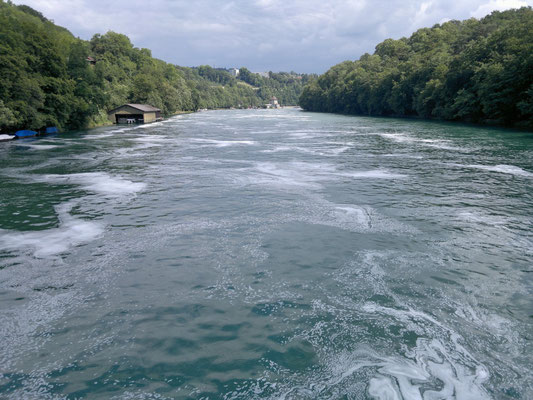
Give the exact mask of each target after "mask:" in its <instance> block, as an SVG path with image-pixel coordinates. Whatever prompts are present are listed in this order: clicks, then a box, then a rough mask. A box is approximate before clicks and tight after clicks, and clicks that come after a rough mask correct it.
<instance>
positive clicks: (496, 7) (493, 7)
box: [470, 0, 528, 18]
mask: <svg viewBox="0 0 533 400" xmlns="http://www.w3.org/2000/svg"><path fill="white" fill-rule="evenodd" d="M527 6H528V3H527V2H526V1H523V0H491V1H489V2H488V3H485V4H482V5H480V6H479V7H478V8H477V9H476V10H475V11H473V12H472V13H471V14H470V15H472V17H476V18H481V17H484V16H485V15H487V14H490V13H491V12H492V11H503V10H508V9H510V8H520V7H527Z"/></svg>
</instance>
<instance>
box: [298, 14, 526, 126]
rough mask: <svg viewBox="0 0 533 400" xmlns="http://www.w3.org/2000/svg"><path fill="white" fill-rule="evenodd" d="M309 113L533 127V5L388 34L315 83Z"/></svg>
mask: <svg viewBox="0 0 533 400" xmlns="http://www.w3.org/2000/svg"><path fill="white" fill-rule="evenodd" d="M300 106H301V107H302V108H304V109H305V110H308V111H321V112H334V113H345V114H355V115H369V116H405V117H416V118H429V119H439V120H451V121H464V122H472V123H483V124H495V125H505V126H516V127H526V128H533V10H532V9H531V7H523V8H521V9H515V10H509V11H504V12H498V11H495V12H493V13H492V14H490V15H488V16H487V17H485V18H483V19H481V20H477V19H474V18H471V19H468V20H465V21H455V20H454V21H449V22H446V23H443V24H437V25H435V26H433V27H432V28H423V29H419V30H418V31H416V32H415V33H414V34H412V35H411V37H409V38H401V39H399V40H393V39H387V40H385V41H383V42H382V43H380V44H378V45H377V46H376V48H375V52H374V54H364V55H363V56H362V57H361V58H360V59H359V60H357V61H345V62H343V63H340V64H338V65H336V66H334V67H332V68H331V69H330V70H329V71H327V72H326V73H325V74H323V75H321V76H320V77H319V78H318V79H317V80H313V81H311V82H310V83H309V84H308V85H307V86H306V87H305V88H304V91H303V93H302V95H301V97H300Z"/></svg>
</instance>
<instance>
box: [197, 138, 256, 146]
mask: <svg viewBox="0 0 533 400" xmlns="http://www.w3.org/2000/svg"><path fill="white" fill-rule="evenodd" d="M191 141H192V142H196V143H203V144H204V145H206V146H215V147H228V146H238V145H247V146H253V145H255V144H256V142H255V141H253V140H215V139H191Z"/></svg>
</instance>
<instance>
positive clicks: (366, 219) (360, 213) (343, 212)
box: [335, 205, 371, 226]
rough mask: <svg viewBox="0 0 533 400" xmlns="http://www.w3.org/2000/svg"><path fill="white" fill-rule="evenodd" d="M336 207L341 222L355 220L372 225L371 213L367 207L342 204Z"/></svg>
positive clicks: (358, 222)
mask: <svg viewBox="0 0 533 400" xmlns="http://www.w3.org/2000/svg"><path fill="white" fill-rule="evenodd" d="M335 209H336V210H337V212H336V214H337V217H338V219H339V220H340V221H341V222H347V221H354V222H356V223H357V224H362V225H365V226H370V225H371V218H370V214H369V212H368V210H367V209H366V208H363V207H356V206H352V205H342V206H337V207H335Z"/></svg>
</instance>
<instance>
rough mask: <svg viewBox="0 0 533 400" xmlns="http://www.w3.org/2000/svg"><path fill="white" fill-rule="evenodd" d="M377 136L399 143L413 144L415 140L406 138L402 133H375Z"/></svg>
mask: <svg viewBox="0 0 533 400" xmlns="http://www.w3.org/2000/svg"><path fill="white" fill-rule="evenodd" d="M375 135H378V136H381V137H382V138H385V139H389V140H392V141H394V142H398V143H412V142H413V138H412V137H410V136H406V135H404V134H401V133H375Z"/></svg>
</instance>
